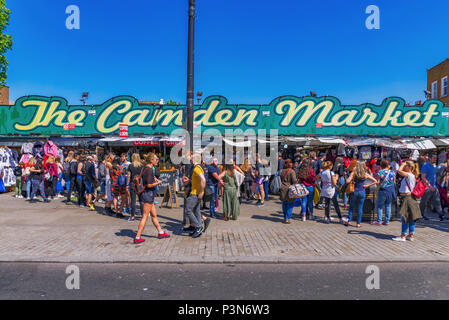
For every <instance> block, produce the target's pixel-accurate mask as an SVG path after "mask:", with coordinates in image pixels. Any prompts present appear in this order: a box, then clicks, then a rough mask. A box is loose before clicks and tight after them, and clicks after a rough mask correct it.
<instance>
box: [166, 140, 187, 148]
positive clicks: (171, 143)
mask: <svg viewBox="0 0 449 320" xmlns="http://www.w3.org/2000/svg"><path fill="white" fill-rule="evenodd" d="M185 145H186V143H185V142H184V141H165V146H166V147H174V146H181V147H184V146H185Z"/></svg>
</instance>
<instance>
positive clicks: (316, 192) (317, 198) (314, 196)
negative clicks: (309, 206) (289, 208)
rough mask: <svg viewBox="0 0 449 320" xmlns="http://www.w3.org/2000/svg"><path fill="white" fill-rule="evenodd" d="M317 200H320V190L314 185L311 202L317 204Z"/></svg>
mask: <svg viewBox="0 0 449 320" xmlns="http://www.w3.org/2000/svg"><path fill="white" fill-rule="evenodd" d="M318 202H320V192H319V191H318V188H317V187H315V188H314V193H313V204H314V205H317V204H318Z"/></svg>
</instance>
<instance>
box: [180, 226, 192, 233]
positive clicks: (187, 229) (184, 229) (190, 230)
mask: <svg viewBox="0 0 449 320" xmlns="http://www.w3.org/2000/svg"><path fill="white" fill-rule="evenodd" d="M193 231H195V227H193V226H190V227H186V228H182V232H193Z"/></svg>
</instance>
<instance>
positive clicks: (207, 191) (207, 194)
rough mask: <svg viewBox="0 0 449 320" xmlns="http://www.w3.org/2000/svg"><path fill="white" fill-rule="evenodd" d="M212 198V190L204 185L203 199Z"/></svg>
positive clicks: (209, 199) (206, 200)
mask: <svg viewBox="0 0 449 320" xmlns="http://www.w3.org/2000/svg"><path fill="white" fill-rule="evenodd" d="M213 198H214V191H213V190H212V188H211V187H210V186H206V189H204V201H205V202H209V201H211V200H212V199H213Z"/></svg>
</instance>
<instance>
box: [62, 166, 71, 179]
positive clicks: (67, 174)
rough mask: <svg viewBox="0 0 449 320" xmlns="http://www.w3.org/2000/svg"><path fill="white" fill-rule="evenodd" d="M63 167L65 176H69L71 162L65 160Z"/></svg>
mask: <svg viewBox="0 0 449 320" xmlns="http://www.w3.org/2000/svg"><path fill="white" fill-rule="evenodd" d="M62 167H63V170H62V171H63V173H64V177H69V176H70V162H64V165H63V166H62Z"/></svg>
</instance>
